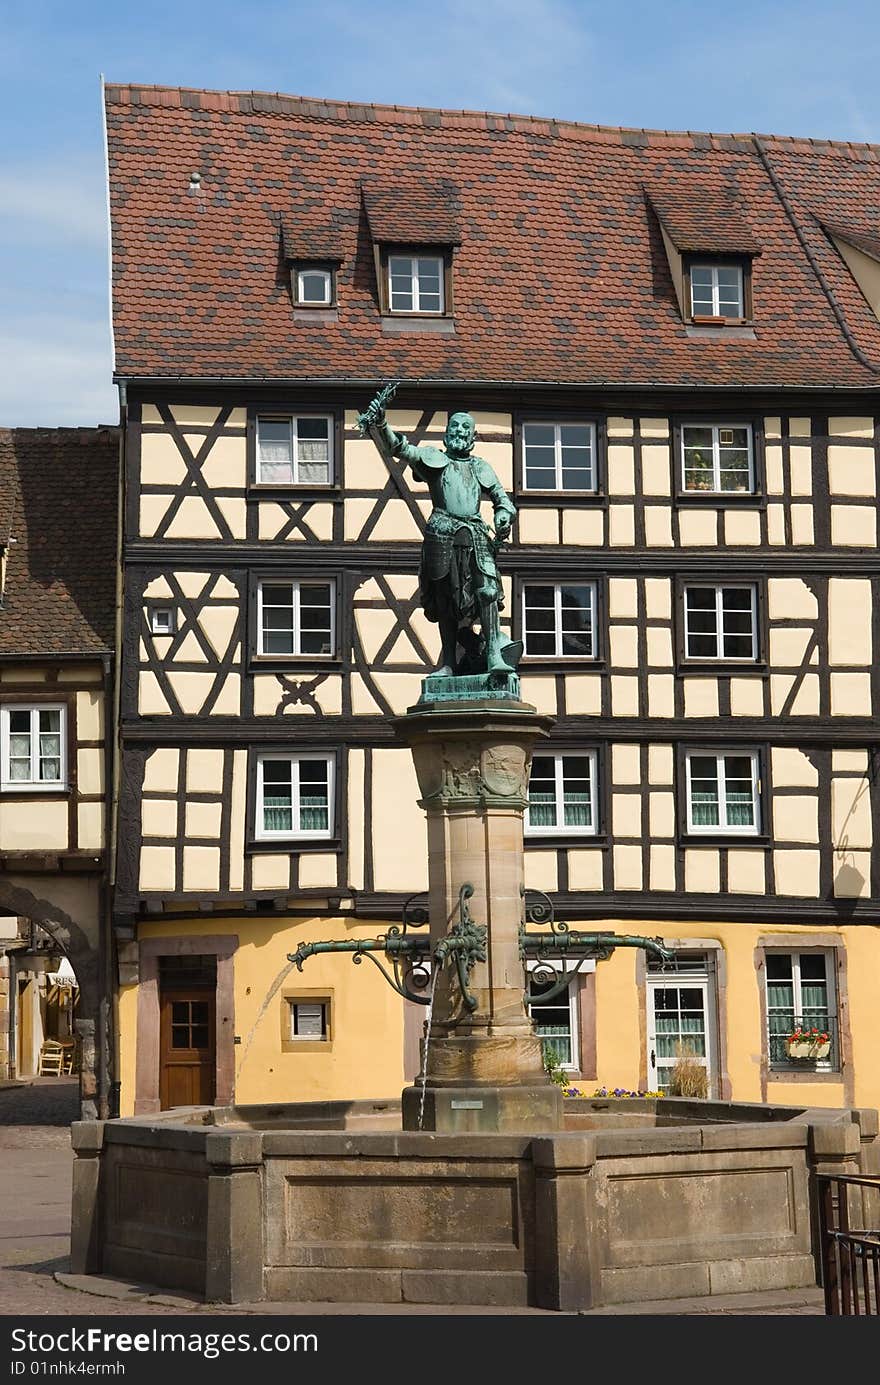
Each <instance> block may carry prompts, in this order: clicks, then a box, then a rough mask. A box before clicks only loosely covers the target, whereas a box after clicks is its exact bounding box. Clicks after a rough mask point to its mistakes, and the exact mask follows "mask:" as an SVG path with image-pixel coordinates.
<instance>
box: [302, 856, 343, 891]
mask: <svg viewBox="0 0 880 1385" xmlns="http://www.w3.org/2000/svg"><path fill="white" fill-rule="evenodd" d="M299 888H300V889H301V890H318V889H322V888H327V889H336V857H335V856H331V855H330V853H329V852H327V853H326V854H325V853H324V852H320V853H319V852H303V854H302V855H301V856H300V858H299Z"/></svg>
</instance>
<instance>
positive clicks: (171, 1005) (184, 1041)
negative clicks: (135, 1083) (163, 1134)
mask: <svg viewBox="0 0 880 1385" xmlns="http://www.w3.org/2000/svg"><path fill="white" fill-rule="evenodd" d="M159 1007H160V1020H159V1054H160V1069H159V1099H160V1103H161V1106H162V1110H163V1111H167V1110H168V1109H169V1108H170V1107H172V1106H209V1105H210V1104H211V1102H212V1101H213V1100H214V1073H215V1071H216V1065H217V1048H216V1041H215V1029H214V1011H215V1008H216V998H215V993H214V991H212V990H207V989H204V988H202V989H192V990H163V991H161V992H160V1001H159Z"/></svg>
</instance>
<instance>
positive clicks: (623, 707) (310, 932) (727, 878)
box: [106, 86, 880, 1113]
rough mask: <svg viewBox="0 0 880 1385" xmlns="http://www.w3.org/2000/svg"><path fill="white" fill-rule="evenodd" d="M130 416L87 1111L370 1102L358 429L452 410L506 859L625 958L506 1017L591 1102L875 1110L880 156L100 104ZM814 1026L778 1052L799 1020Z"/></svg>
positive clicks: (392, 560)
mask: <svg viewBox="0 0 880 1385" xmlns="http://www.w3.org/2000/svg"><path fill="white" fill-rule="evenodd" d="M106 112H107V129H108V157H109V179H110V200H111V216H112V250H113V303H114V327H115V342H116V367H115V368H116V378H117V380H118V382H119V385H120V389H121V393H122V400H123V409H124V426H125V439H126V442H125V481H124V541H123V551H122V562H123V591H124V613H123V619H122V640H123V643H122V655H121V657H122V666H121V667H122V673H121V699H120V733H121V756H122V772H121V790H120V807H119V825H118V837H117V839H118V860H117V872H116V894H115V925H116V935H117V940H118V945H119V958H120V979H121V983H122V984H121V988H120V998H119V1014H120V1061H121V1068H120V1075H121V1080H122V1092H123V1103H122V1109H123V1113H125V1112H127V1111H131V1110H137V1111H149V1110H154V1109H157V1108H158V1107H159V1106H160V1105H169V1104H179V1103H188V1102H191V1101H197V1100H202V1099H215V1098H216V1099H217V1100H220V1101H224V1100H228V1099H229V1098H230V1097H231V1096H232V1095H233V1094H234V1095H235V1096H236V1097H237V1099H239V1100H243V1101H263V1100H278V1099H282V1098H283V1099H286V1100H291V1099H299V1100H304V1099H310V1098H316V1097H322V1098H339V1099H342V1098H345V1097H353V1096H370V1097H387V1096H392V1095H394V1094H395V1093H396V1092H397V1091H398V1090H399V1088H400V1086H401V1085H402V1083H403V1081H404V1079H405V1078H406V1077H408V1076H412V1075H413V1073H414V1071H415V1066H416V1061H417V1058H416V1052H417V1038H418V1033H419V1030H420V1026H421V1020H422V1014H421V1012H419V1011H417V1009H416V1007H414V1006H404V1005H403V1003H402V1002H400V1001H399V999H398V998H397V997H396V996H395V995H394V994H393V992H392V991H391V990H390V989H389V988H388V987H386V986H385V985H384V983H383V981H382V979H381V977H380V976H379V975H378V973H376V972H375V970H374V969H373V968H371V967H364V966H361V967H359V968H353V967H351V966H350V964H349V962H348V961H346V960H345V959H341V958H339V957H336V958H332V957H331V958H328V957H321V958H315V959H313V960H312V961H311V962H310V963H309V964H308V966H307V968H306V969H305V970H304V971H303V973H302V975H300V974H298V973H297V972H295V971H294V972H292V973H291V972H290V970H289V968H288V967H287V962H286V958H287V954H288V952H290V951H292V950H293V948H294V947H295V946H296V944H297V943H298V942H299V941H301V940H303V939H312V938H316V937H317V938H351V937H366V936H370V935H372V934H375V933H376V932H380V931H384V930H385V929H386V928H387V927H389V926H390V925H392V924H394V923H396V922H399V919H400V915H401V909H402V906H403V904H404V901H405V900H406V899H407V898H408V897H409V896H412V895H414V894H418V892H420V891H422V890H424V888H425V884H426V844H425V826H424V820H423V815H422V813H421V812H420V810H419V809H418V807H417V806H416V801H417V797H418V793H417V786H416V782H415V776H414V773H413V770H412V766H411V761H410V755H409V752H408V751H407V750H405V749H403V748H400V746H399V745H398V744H397V743H396V741H395V735H394V727H393V719H394V717H395V716H396V715H399V714H401V713H402V712H404V711H405V709H406V708H407V707H408V706H410V705H412V704H413V703H414V702H415V701H416V699H417V697H418V695H419V691H420V680H421V678H422V677H423V676H424V674H425V673H426V671H428V670H429V669H430V667H431V666H432V664H433V662H434V660H435V659H436V657H437V653H438V640H437V632H436V627H434V626H433V625H430V624H429V623H428V622H427V621H426V619H425V618H424V615H423V613H422V612H421V611H420V609H419V604H418V594H417V568H418V555H419V546H420V540H421V534H422V530H423V526H424V523H425V519H426V515H427V513H428V508H429V507H428V501H427V493H426V492H423V490H422V489H420V488H419V487H418V486H417V485H414V484H413V482H412V477H411V476H405V475H404V474H403V472H402V470H401V469H400V468H399V466H398V465H397V464H396V463H395V462H393V461H391V462H386V461H383V459H382V458H381V457H380V456H379V454H378V453H377V451H376V450H375V448H374V447H373V445H372V443H371V442H370V441H369V440H368V439H363V438H361V437H360V436H359V435H358V432H357V428H356V415H357V412H358V410H360V409H363V408H364V407H365V405H366V403H367V402H368V400H369V399H370V397H371V395H372V394H373V392H374V390H375V388H376V387H377V385H379V384H380V383H384V382H385V381H387V380H391V379H394V380H399V381H400V382H401V384H400V389H399V391H398V394H397V396H396V399H395V401H394V407H393V408H392V410H391V412H390V413H389V420H390V421H391V423H392V425H393V426H394V427H395V428H397V429H398V430H400V431H403V432H405V433H406V435H407V436H408V437H409V438H410V440H411V441H415V442H421V441H438V440H439V439H440V438H441V437H442V433H443V429H444V426H445V423H446V418H447V414H448V412H450V411H452V410H455V409H467V410H469V411H470V412H471V413H472V414H473V415H474V417H475V419H476V423H477V430H478V440H477V445H476V451H477V452H478V453H479V455H481V456H483V457H485V458H486V459H487V460H488V461H489V462H490V463H491V465H492V467H493V468H494V469H495V471H496V472H497V474H498V475H499V477H500V478H501V479H502V481H503V483H504V484H505V486H506V487H507V488H508V490H509V491H510V493H511V495H512V497H513V500H514V503H515V504H516V506H517V510H518V518H517V521H516V524H515V526H514V531H513V542H512V543H511V545H510V546H509V547H508V548H507V549H506V551H505V556H504V557H503V558H502V567H503V570H504V572H505V582H506V610H505V618H506V620H507V622H508V624H509V629H510V631H511V636H512V638H514V639H519V640H522V641H523V645H524V653H523V658H522V662H521V666H520V672H521V675H522V688H523V695H524V698H525V699H526V700H527V701H529V702H531V703H532V704H533V705H534V706H535V707H536V708H537V709H538V710H539V711H540V712H542V713H547V714H549V715H550V716H552V717H553V719H554V722H553V729H552V732H551V736H550V739H549V741H548V743H547V746H546V748H545V749H542V750H541V751H540V753H539V754H537V756H536V758H535V760H534V764H533V769H532V782H531V788H530V807H529V812H528V816H527V827H526V876H527V884H528V886H529V887H530V888H532V889H535V890H540V891H544V892H546V893H547V894H548V895H550V896H551V898H552V899H553V901H554V905H555V908H556V912H557V915H558V916H559V917H560V918H562V919H564V920H566V921H569V922H572V923H575V922H576V923H577V924H579V925H580V926H581V927H585V928H589V927H601V928H602V929H614V930H617V931H621V932H640V933H650V934H659V935H662V936H663V937H664V938H665V939H666V940H667V941H668V942H670V943H672V944H673V945H674V947H675V949H676V954H677V959H678V960H677V963H676V965H675V967H674V968H673V969H671V970H665V971H654V970H653V969H652V968H651V966H650V965H648V966H647V967H646V965H645V963H644V960H643V956H642V954H641V953H637V954H635V955H634V954H633V953H632V952H620V953H617V954H615V956H614V957H613V958H612V959H611V960H609V961H607V962H605V963H602V964H601V965H600V967H599V969H598V971H595V972H592V973H587V974H584V975H581V976H580V977H578V978H577V979H576V980H575V981H574V982H573V983H572V986H571V988H570V994H569V997H568V999H567V1000H565V1001H564V1002H563V1003H561V1004H557V1005H554V1006H553V1007H549V1006H548V1007H546V1009H545V1012H544V1013H538V1014H537V1015H536V1019H537V1020H538V1022H539V1023H540V1025H541V1027H542V1031H543V1032H544V1033H545V1035H546V1037H547V1047H548V1054H550V1055H551V1056H552V1057H553V1058H554V1060H555V1062H556V1063H557V1064H558V1065H559V1066H561V1067H562V1068H563V1069H565V1070H567V1071H568V1072H569V1073H570V1074H571V1078H572V1081H573V1082H578V1083H579V1084H580V1085H581V1086H582V1087H584V1088H585V1089H586V1090H588V1091H592V1090H593V1089H594V1088H595V1086H596V1085H597V1084H598V1083H604V1084H607V1085H608V1086H610V1087H614V1086H622V1087H625V1088H629V1089H637V1088H641V1089H645V1088H648V1089H654V1088H657V1087H660V1088H663V1089H667V1090H668V1089H669V1086H670V1083H671V1082H672V1080H673V1071H672V1070H673V1066H674V1062H675V1057H676V1054H677V1053H684V1054H688V1053H691V1054H692V1055H694V1056H696V1057H697V1059H698V1062H699V1064H700V1065H701V1066H702V1067H703V1068H704V1069H705V1072H706V1081H707V1090H708V1091H709V1092H711V1093H713V1094H715V1095H718V1096H723V1097H735V1098H737V1099H744V1100H755V1099H758V1100H760V1099H765V1100H766V1099H772V1100H777V1101H789V1102H793V1103H798V1104H805V1105H808V1104H820V1105H821V1104H824V1105H828V1104H831V1105H836V1104H840V1103H843V1102H846V1103H847V1104H853V1103H856V1104H863V1105H877V1104H878V1103H880V1087H878V1077H877V1071H876V1064H875V1063H873V1061H872V1053H873V1052H874V1049H875V1040H874V1032H873V1030H874V1024H875V1020H874V1016H875V1015H876V1012H877V1005H878V1001H880V979H878V965H877V962H878V947H880V937H878V927H880V901H878V890H880V882H878V878H877V863H876V847H875V843H874V831H875V829H874V823H875V821H876V820H877V814H878V809H880V802H878V794H880V789H878V780H877V774H876V751H877V738H876V733H875V719H876V716H877V713H878V710H880V703H878V698H880V675H878V672H877V660H876V654H877V642H878V639H880V600H878V597H880V592H878V582H880V566H878V561H877V485H878V423H877V420H878V418H880V408H878V398H880V395H878V385H880V221H878V218H877V213H876V206H877V200H878V198H877V195H878V191H880V165H878V159H880V154H878V151H877V150H876V149H874V148H872V147H868V146H853V145H841V144H833V143H831V142H824V141H823V142H813V141H793V140H786V139H771V138H758V137H756V136H716V135H696V134H690V133H688V134H674V133H664V132H659V133H658V132H646V131H639V130H620V129H605V128H599V127H592V126H582V125H572V124H566V123H564V122H556V121H551V120H539V119H532V118H518V117H508V116H493V115H488V114H479V113H467V112H465V113H462V112H448V111H438V110H404V109H400V108H396V107H379V106H359V105H346V104H345V103H335V102H326V101H307V100H300V99H296V98H288V97H278V96H261V95H257V94H251V93H246V94H242V93H216V92H199V91H179V90H169V89H159V88H143V87H138V88H136V87H125V86H110V87H108V88H107V93H106ZM801 1023H806V1024H807V1025H808V1027H810V1028H813V1027H816V1028H818V1029H819V1030H821V1031H822V1032H823V1033H827V1034H828V1036H829V1037H828V1040H827V1043H825V1044H824V1045H823V1046H822V1050H821V1053H820V1056H815V1055H814V1056H812V1057H810V1058H809V1059H807V1060H806V1061H804V1060H802V1059H797V1058H794V1057H792V1056H791V1054H790V1052H789V1048H788V1045H787V1036H788V1035H789V1034H790V1033H791V1032H793V1031H794V1030H795V1028H796V1027H797V1026H798V1025H799V1024H801Z"/></svg>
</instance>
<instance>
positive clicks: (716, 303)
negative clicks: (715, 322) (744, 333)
mask: <svg viewBox="0 0 880 1385" xmlns="http://www.w3.org/2000/svg"><path fill="white" fill-rule="evenodd" d="M690 281H691V316H692V317H693V318H694V319H696V318H700V317H711V318H717V317H723V318H731V317H733V318H743V317H745V315H746V314H745V304H744V300H743V272H742V268H741V267H740V266H739V265H730V264H727V265H725V264H693V265H691V269H690Z"/></svg>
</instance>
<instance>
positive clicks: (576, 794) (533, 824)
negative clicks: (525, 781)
mask: <svg viewBox="0 0 880 1385" xmlns="http://www.w3.org/2000/svg"><path fill="white" fill-rule="evenodd" d="M597 819H598V811H597V798H596V752H595V751H594V750H589V751H586V752H582V753H581V754H577V753H573V754H569V753H567V752H565V751H562V752H560V753H558V754H555V755H534V756H533V757H532V771H531V775H530V776H529V806H528V810H527V813H526V823H525V827H526V832H527V833H528V835H529V836H540V834H541V833H542V832H544V833H547V832H571V833H578V834H579V835H583V836H595V834H596V832H597V830H598V828H597Z"/></svg>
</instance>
